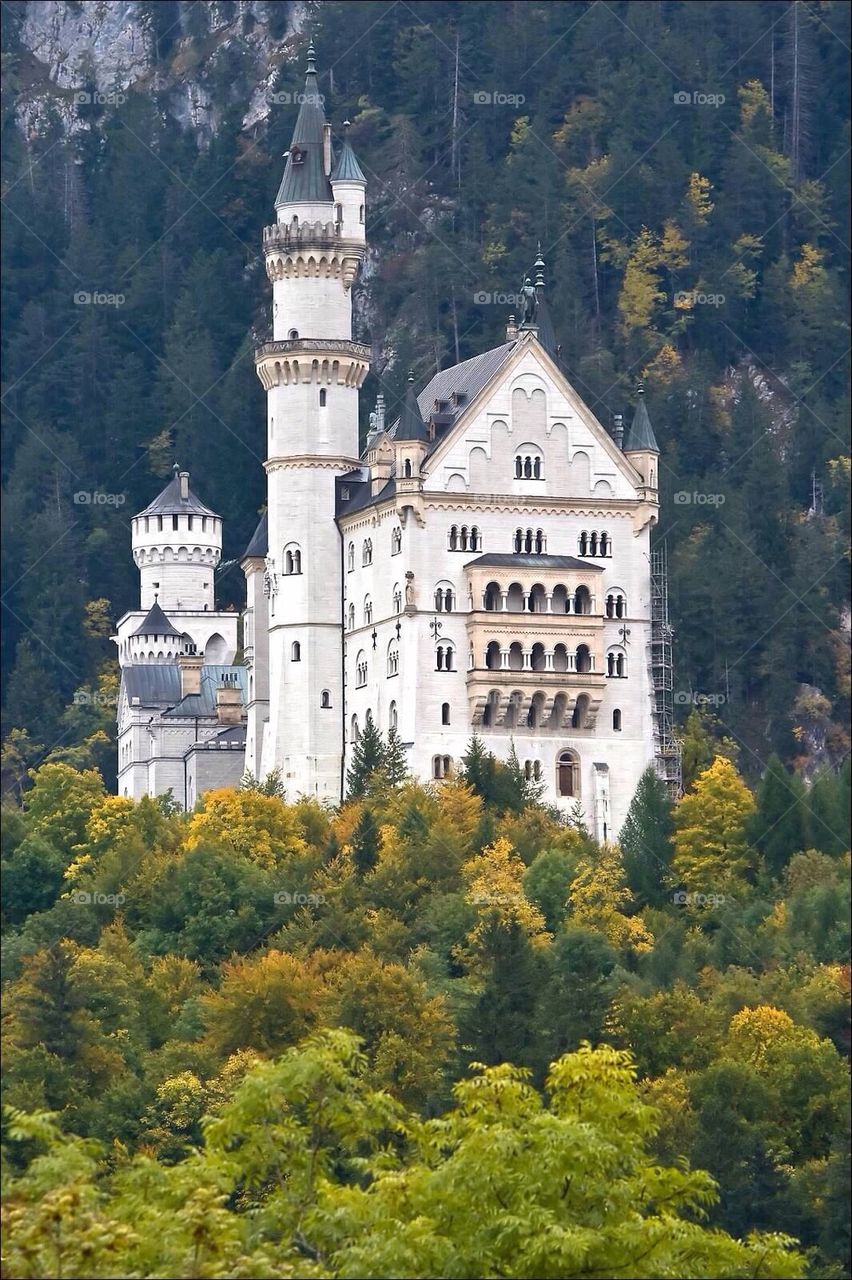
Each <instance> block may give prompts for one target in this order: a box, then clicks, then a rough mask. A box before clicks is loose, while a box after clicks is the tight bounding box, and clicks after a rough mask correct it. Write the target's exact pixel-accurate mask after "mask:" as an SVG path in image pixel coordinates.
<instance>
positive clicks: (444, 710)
mask: <svg viewBox="0 0 852 1280" xmlns="http://www.w3.org/2000/svg"><path fill="white" fill-rule="evenodd" d="M449 723H450V704H449V702H442V703H441V724H449Z"/></svg>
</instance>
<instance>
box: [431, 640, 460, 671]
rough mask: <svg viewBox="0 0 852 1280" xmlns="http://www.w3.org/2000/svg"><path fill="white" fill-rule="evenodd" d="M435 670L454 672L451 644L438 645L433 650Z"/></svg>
mask: <svg viewBox="0 0 852 1280" xmlns="http://www.w3.org/2000/svg"><path fill="white" fill-rule="evenodd" d="M435 670H436V671H454V670H455V661H454V650H453V646H452V645H451V644H439V645H438V648H437V649H436V650H435Z"/></svg>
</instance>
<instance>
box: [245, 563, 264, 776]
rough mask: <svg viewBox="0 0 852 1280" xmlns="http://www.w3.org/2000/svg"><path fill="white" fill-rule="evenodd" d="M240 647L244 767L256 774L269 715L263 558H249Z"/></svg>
mask: <svg viewBox="0 0 852 1280" xmlns="http://www.w3.org/2000/svg"><path fill="white" fill-rule="evenodd" d="M243 567H244V569H245V575H246V609H245V613H244V614H243V651H244V654H245V664H246V667H247V668H248V689H247V695H246V697H247V702H246V758H245V768H246V770H247V771H248V772H249V773H252V774H254V775H255V777H257V776H258V775H259V773H260V769H261V747H262V743H263V726H264V724H265V723H266V721H267V720H268V719H269V616H268V610H267V600H266V595H265V594H264V589H263V561H261V560H248V561H246V562H245V564H244V566H243Z"/></svg>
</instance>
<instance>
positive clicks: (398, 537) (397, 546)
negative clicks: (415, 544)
mask: <svg viewBox="0 0 852 1280" xmlns="http://www.w3.org/2000/svg"><path fill="white" fill-rule="evenodd" d="M400 551H402V530H401V529H394V530H393V532H392V533H391V555H392V556H398V555H399V553H400Z"/></svg>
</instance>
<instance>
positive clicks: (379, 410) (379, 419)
mask: <svg viewBox="0 0 852 1280" xmlns="http://www.w3.org/2000/svg"><path fill="white" fill-rule="evenodd" d="M384 429H385V397H384V394H383V392H381V391H380V392H379V394H378V395H377V396H376V431H377V432H378V431H384Z"/></svg>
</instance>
